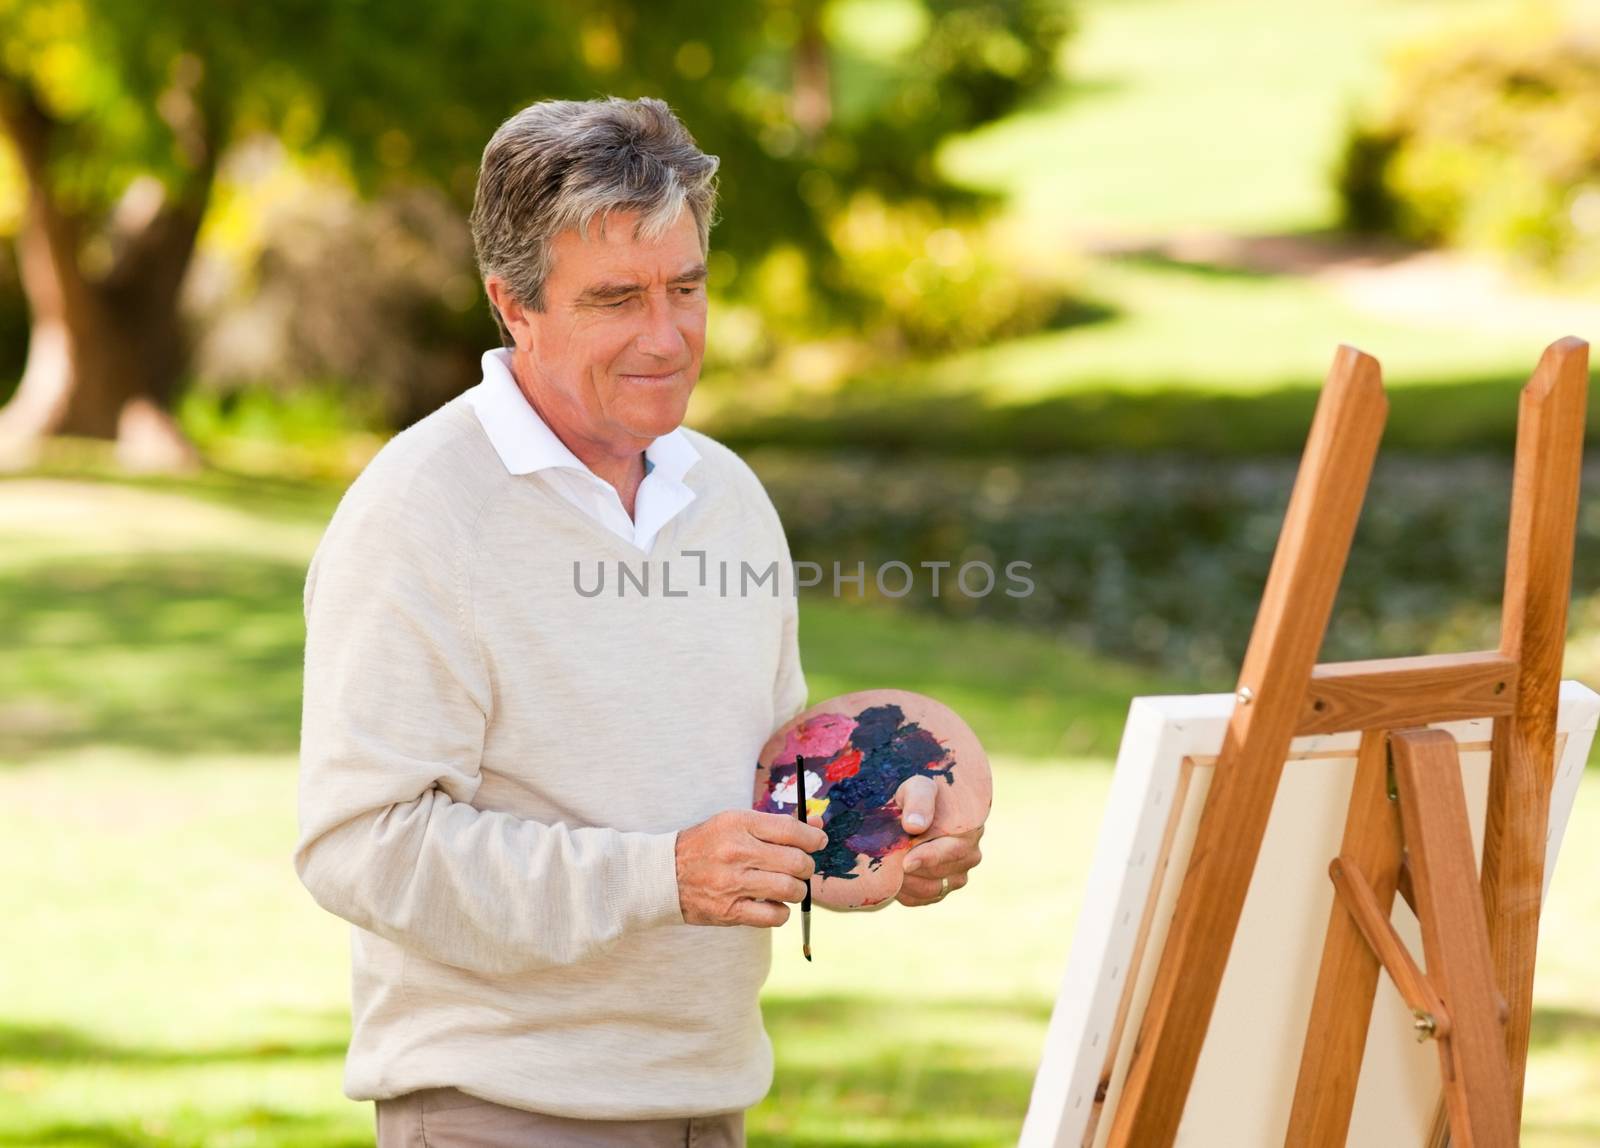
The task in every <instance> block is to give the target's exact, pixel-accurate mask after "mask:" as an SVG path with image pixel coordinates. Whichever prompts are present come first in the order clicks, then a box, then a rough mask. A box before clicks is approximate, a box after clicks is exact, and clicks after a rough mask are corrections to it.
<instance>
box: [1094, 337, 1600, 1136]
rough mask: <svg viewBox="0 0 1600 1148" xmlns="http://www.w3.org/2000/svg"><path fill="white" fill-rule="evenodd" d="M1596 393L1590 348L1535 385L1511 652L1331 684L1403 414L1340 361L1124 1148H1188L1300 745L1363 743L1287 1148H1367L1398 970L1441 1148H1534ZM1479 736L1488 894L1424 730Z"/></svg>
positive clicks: (1127, 1098) (1433, 660)
mask: <svg viewBox="0 0 1600 1148" xmlns="http://www.w3.org/2000/svg"><path fill="white" fill-rule="evenodd" d="M1587 392H1588V344H1587V343H1585V342H1583V341H1582V340H1580V339H1576V338H1570V337H1569V338H1565V339H1562V340H1560V341H1558V342H1556V343H1553V344H1551V345H1550V346H1549V347H1548V348H1546V350H1545V352H1544V355H1543V356H1542V357H1541V358H1540V360H1539V366H1538V368H1537V370H1536V371H1535V372H1534V375H1533V377H1532V379H1531V380H1530V381H1529V383H1528V385H1527V386H1526V387H1524V388H1523V391H1522V398H1521V403H1520V406H1519V409H1518V425H1517V451H1516V464H1515V474H1514V479H1513V491H1512V502H1511V529H1510V539H1509V544H1508V547H1507V559H1506V581H1505V598H1504V603H1503V612H1502V615H1501V637H1500V648H1499V649H1497V650H1484V651H1477V652H1473V653H1464V654H1443V655H1428V656H1421V657H1406V658H1389V659H1382V660H1375V661H1363V662H1344V663H1327V664H1322V665H1317V664H1315V661H1316V655H1317V651H1318V649H1319V647H1320V646H1321V644H1322V638H1323V634H1324V631H1325V630H1326V628H1327V624H1328V616H1329V613H1330V612H1331V610H1332V607H1333V600H1334V594H1335V592H1336V591H1337V589H1338V586H1339V580H1340V577H1341V575H1342V573H1343V571H1344V564H1345V558H1346V555H1347V554H1348V552H1349V549H1350V542H1351V538H1352V535H1353V534H1354V531H1355V525H1356V519H1357V517H1358V515H1359V513H1360V509H1361V503H1362V499H1363V498H1364V496H1365V494H1366V487H1367V480H1368V478H1369V476H1370V474H1371V470H1372V462H1373V459H1374V456H1375V455H1376V453H1377V448H1378V439H1379V436H1380V434H1381V433H1382V429H1383V423H1384V418H1385V415H1386V413H1387V409H1388V403H1387V401H1386V400H1385V398H1384V394H1383V385H1382V382H1381V380H1380V374H1379V368H1378V363H1377V362H1376V360H1374V359H1372V358H1371V357H1369V356H1367V355H1365V354H1362V353H1361V352H1360V351H1358V350H1356V349H1354V348H1352V347H1348V346H1341V347H1340V348H1339V351H1338V354H1337V355H1336V356H1335V358H1334V362H1333V367H1332V369H1331V370H1330V372H1329V375H1328V379H1327V383H1326V386H1325V387H1324V389H1323V392H1322V396H1321V398H1320V399H1319V401H1318V403H1317V411H1316V416H1315V418H1314V420H1313V422H1312V427H1311V434H1310V437H1309V439H1308V441H1307V444H1306V449H1305V454H1304V457H1303V458H1302V460H1301V464H1300V471H1299V475H1298V477H1297V478H1296V480H1295V486H1294V492H1293V494H1292V496H1291V498H1290V501H1289V509H1288V512H1287V514H1286V516H1285V520H1284V527H1283V531H1282V533H1281V535H1280V536H1279V539H1278V547H1277V551H1276V553H1275V554H1274V556H1273V560H1272V568H1271V572H1270V573H1269V575H1268V578H1267V585H1266V589H1265V592H1264V594H1263V596H1262V602H1261V608H1260V611H1259V613H1258V614H1257V615H1256V623H1255V628H1254V630H1253V631H1252V633H1251V637H1250V645H1249V647H1248V650H1247V651H1246V653H1245V658H1244V665H1243V668H1242V670H1241V671H1240V675H1239V683H1238V687H1237V690H1238V700H1237V704H1236V705H1235V707H1234V712H1233V716H1232V718H1231V720H1230V722H1229V725H1228V730H1227V735H1226V738H1225V740H1224V742H1223V747H1222V752H1221V756H1220V757H1219V758H1218V760H1217V765H1216V769H1215V774H1214V777H1213V780H1212V783H1211V789H1210V792H1209V794H1208V796H1207V798H1206V802H1205V806H1204V809H1203V811H1202V813H1201V815H1200V823H1199V826H1198V828H1197V831H1196V834H1197V835H1196V837H1195V841H1194V845H1193V848H1192V850H1191V852H1190V862H1189V866H1188V869H1187V871H1186V872H1185V875H1184V878H1183V883H1182V886H1181V889H1180V892H1179V894H1178V902H1177V906H1176V909H1175V911H1174V914H1173V918H1172V922H1171V925H1170V926H1169V929H1168V933H1167V938H1166V943H1165V946H1164V948H1163V950H1162V954H1161V960H1160V964H1159V965H1158V967H1157V972H1156V976H1155V981H1154V985H1153V987H1152V989H1151V993H1150V997H1149V1000H1148V1002H1147V1004H1146V1005H1145V1010H1144V1018H1143V1021H1142V1023H1141V1025H1140V1029H1139V1035H1138V1041H1137V1044H1136V1046H1135V1051H1134V1053H1133V1058H1132V1061H1131V1064H1130V1066H1129V1070H1128V1076H1127V1080H1126V1082H1125V1084H1124V1086H1123V1091H1122V1096H1121V1099H1120V1103H1119V1104H1118V1105H1117V1111H1116V1114H1115V1117H1114V1120H1113V1123H1112V1126H1111V1133H1110V1141H1109V1142H1110V1144H1111V1145H1113V1146H1115V1148H1127V1146H1138V1148H1145V1146H1150V1145H1169V1144H1171V1143H1172V1142H1173V1140H1174V1138H1175V1137H1176V1135H1177V1131H1178V1123H1179V1120H1180V1118H1181V1117H1182V1115H1183V1110H1184V1105H1185V1103H1186V1101H1187V1099H1188V1092H1189V1086H1190V1084H1191V1082H1192V1080H1193V1078H1194V1072H1195V1065H1196V1062H1197V1060H1198V1059H1199V1056H1200V1050H1201V1046H1202V1044H1203V1043H1204V1041H1205V1036H1206V1029H1207V1027H1208V1025H1209V1023H1210V1020H1211V1013H1212V1009H1213V1006H1214V1005H1215V1003H1216V999H1217V992H1218V988H1219V986H1220V984H1221V981H1222V975H1223V970H1224V968H1225V967H1226V965H1227V960H1228V952H1229V949H1230V948H1231V946H1232V944H1233V936H1234V932H1235V930H1236V929H1237V927H1238V924H1239V917H1240V913H1241V911H1242V910H1243V907H1244V902H1245V895H1246V893H1247V892H1248V890H1249V887H1250V880H1251V875H1252V873H1253V871H1254V869H1255V865H1256V860H1257V857H1258V855H1259V853H1260V851H1261V842H1262V838H1263V836H1264V835H1265V832H1266V828H1267V821H1268V816H1269V814H1270V812H1271V810H1272V805H1273V800H1274V797H1275V795H1276V793H1277V789H1278V781H1279V777H1280V775H1281V773H1282V770H1283V768H1284V761H1285V757H1286V755H1287V751H1288V749H1289V743H1290V740H1291V739H1292V738H1294V737H1297V736H1302V735H1306V734H1313V733H1332V732H1338V731H1348V730H1360V731H1362V735H1363V736H1362V741H1361V746H1360V749H1359V751H1358V759H1357V766H1356V777H1355V783H1354V788H1353V791H1352V796H1351V801H1350V810H1349V814H1348V820H1347V823H1346V827H1345V832H1344V840H1343V844H1342V846H1341V848H1340V852H1339V856H1338V857H1337V858H1334V859H1333V861H1332V864H1331V866H1330V875H1331V876H1332V879H1333V882H1334V886H1335V890H1336V896H1335V900H1334V905H1333V910H1332V913H1331V915H1330V918H1329V922H1328V933H1327V938H1326V941H1325V944H1324V949H1323V955H1322V965H1321V970H1320V972H1319V975H1318V979H1317V987H1316V995H1315V997H1314V1003H1313V1006H1312V1012H1311V1019H1310V1025H1309V1027H1308V1032H1307V1039H1306V1042H1305V1048H1304V1052H1303V1055H1302V1059H1301V1064H1300V1074H1299V1080H1298V1084H1297V1087H1296V1090H1295V1098H1294V1106H1293V1110H1292V1115H1291V1117H1290V1122H1289V1132H1288V1136H1287V1138H1286V1141H1285V1143H1286V1144H1287V1145H1290V1146H1292V1148H1303V1146H1307V1145H1318V1146H1329V1148H1332V1146H1339V1148H1342V1146H1343V1145H1344V1143H1345V1137H1346V1135H1347V1132H1348V1129H1349V1124H1350V1115H1351V1109H1352V1106H1353V1104H1354V1101H1355V1090H1356V1082H1357V1080H1358V1078H1359V1075H1360V1067H1361V1059H1362V1054H1363V1052H1364V1050H1365V1047H1366V1038H1367V1029H1368V1024H1369V1021H1370V1019H1371V1011H1372V1004H1373V994H1374V992H1375V991H1376V987H1377V980H1378V970H1379V969H1380V967H1381V968H1383V969H1386V970H1387V971H1388V972H1389V974H1390V976H1391V978H1392V979H1393V980H1394V983H1395V986H1396V987H1397V988H1398V989H1399V991H1400V992H1401V995H1402V996H1403V997H1404V998H1405V1000H1406V1002H1407V1004H1408V1005H1410V1006H1411V1007H1412V1009H1413V1011H1414V1013H1415V1014H1416V1015H1417V1018H1418V1019H1417V1023H1418V1032H1419V1035H1420V1037H1423V1038H1427V1037H1432V1038H1433V1039H1435V1040H1437V1041H1438V1046H1439V1058H1440V1067H1441V1077H1442V1082H1443V1087H1444V1104H1443V1105H1442V1106H1441V1111H1440V1113H1439V1115H1438V1117H1437V1118H1436V1120H1435V1122H1434V1124H1435V1127H1434V1133H1433V1135H1432V1137H1431V1141H1430V1142H1431V1144H1434V1145H1438V1144H1444V1143H1446V1141H1447V1138H1448V1142H1450V1143H1452V1144H1454V1145H1456V1146H1457V1148H1464V1146H1468V1145H1471V1146H1474V1148H1499V1146H1502V1145H1513V1144H1515V1143H1516V1142H1517V1135H1518V1127H1519V1124H1520V1119H1521V1109H1522V1082H1523V1073H1524V1067H1525V1065H1526V1061H1527V1054H1528V1033H1529V1024H1530V1020H1531V1016H1532V1006H1533V969H1534V953H1535V946H1536V944H1537V942H1538V927H1539V908H1540V900H1541V896H1542V892H1543V877H1544V858H1545V838H1546V831H1547V819H1548V814H1549V805H1550V792H1551V784H1552V776H1553V768H1554V752H1555V734H1556V707H1557V700H1558V691H1559V687H1560V674H1561V659H1562V651H1563V645H1564V641H1565V635H1566V621H1567V602H1568V598H1569V595H1570V593H1571V579H1572V551H1573V535H1574V531H1575V528H1576V520H1577V503H1578V481H1579V468H1580V463H1581V461H1582V451H1583V432H1584V417H1585V406H1586V399H1587ZM1479 717H1492V718H1493V719H1494V733H1493V737H1492V742H1491V747H1490V775H1489V795H1488V809H1487V813H1486V817H1485V822H1484V840H1483V859H1482V869H1481V878H1480V875H1479V868H1478V864H1477V860H1476V858H1475V856H1474V851H1473V844H1472V837H1471V831H1470V827H1469V824H1468V821H1467V808H1466V801H1465V797H1464V794H1463V791H1462V783H1461V773H1460V767H1459V762H1458V758H1457V748H1456V744H1455V741H1454V739H1453V738H1451V737H1450V735H1449V734H1448V733H1445V732H1443V731H1440V730H1429V729H1423V728H1420V727H1423V726H1426V725H1428V724H1429V723H1434V722H1445V721H1457V720H1462V719H1467V718H1479ZM1391 779H1392V782H1391ZM1397 891H1398V892H1399V893H1400V894H1401V895H1402V896H1404V897H1405V898H1406V899H1407V901H1408V902H1409V903H1410V904H1411V905H1412V907H1413V908H1414V910H1415V911H1416V913H1417V917H1418V919H1419V921H1420V923H1421V925H1422V933H1423V950H1424V955H1425V958H1426V963H1427V970H1428V971H1427V972H1426V973H1425V974H1424V973H1423V972H1421V971H1419V969H1418V968H1417V965H1416V963H1415V961H1414V960H1413V959H1412V957H1411V955H1410V954H1409V953H1408V952H1407V950H1406V948H1405V946H1404V945H1403V944H1402V943H1401V941H1400V938H1399V937H1398V935H1396V934H1395V932H1394V929H1393V927H1392V926H1391V925H1390V923H1389V913H1390V910H1391V908H1392V906H1393V902H1394V896H1395V894H1396V892H1397Z"/></svg>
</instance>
